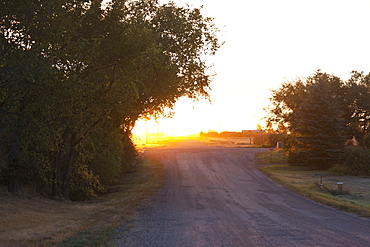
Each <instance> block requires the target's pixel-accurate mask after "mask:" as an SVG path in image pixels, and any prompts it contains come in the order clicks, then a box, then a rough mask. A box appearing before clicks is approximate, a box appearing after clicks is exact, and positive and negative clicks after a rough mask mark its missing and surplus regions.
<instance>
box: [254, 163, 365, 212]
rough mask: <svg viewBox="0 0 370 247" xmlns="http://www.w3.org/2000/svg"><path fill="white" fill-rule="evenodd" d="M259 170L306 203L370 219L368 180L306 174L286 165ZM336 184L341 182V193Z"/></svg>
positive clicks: (314, 172) (311, 172)
mask: <svg viewBox="0 0 370 247" xmlns="http://www.w3.org/2000/svg"><path fill="white" fill-rule="evenodd" d="M259 169H260V170H261V171H263V172H264V173H266V174H267V175H269V176H270V177H271V178H272V179H273V180H275V181H277V182H279V183H280V184H282V185H283V186H285V187H287V188H288V189H291V190H293V191H295V192H297V193H298V194H300V195H302V196H304V197H306V198H308V199H311V200H314V201H317V202H320V203H323V204H326V205H328V206H332V207H334V208H337V209H340V210H344V211H347V212H352V213H356V214H359V215H361V216H366V217H370V178H368V177H353V176H335V175H331V174H330V173H328V172H322V171H310V170H306V169H304V168H302V167H295V166H288V165H272V166H262V167H259ZM321 179H322V180H321ZM321 181H322V186H320V184H321ZM338 182H343V189H342V190H340V189H338V184H337V183H338Z"/></svg>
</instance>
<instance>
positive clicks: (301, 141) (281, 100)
mask: <svg viewBox="0 0 370 247" xmlns="http://www.w3.org/2000/svg"><path fill="white" fill-rule="evenodd" d="M268 112H269V116H268V127H272V126H273V125H275V126H278V128H277V132H278V134H277V135H275V138H276V137H277V139H279V138H280V139H279V141H283V142H284V145H285V147H286V148H287V149H288V150H289V162H290V163H291V164H299V165H305V166H313V167H314V168H319V169H327V168H331V167H332V166H334V165H335V164H338V163H340V162H341V160H342V158H343V153H344V144H345V142H346V140H348V139H353V138H354V139H355V140H357V141H358V143H359V145H362V146H368V145H369V137H370V136H369V130H370V74H364V73H363V72H356V71H353V72H352V74H351V77H350V79H349V80H347V81H343V80H341V79H340V78H339V77H336V76H333V75H329V74H327V73H323V72H321V71H316V72H315V73H314V74H313V75H312V76H310V77H308V78H307V79H306V80H302V79H297V80H295V81H293V82H287V83H284V84H283V85H282V86H281V87H280V88H279V89H277V90H274V91H273V92H272V97H271V105H270V107H269V108H268Z"/></svg>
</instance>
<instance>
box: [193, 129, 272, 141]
mask: <svg viewBox="0 0 370 247" xmlns="http://www.w3.org/2000/svg"><path fill="white" fill-rule="evenodd" d="M200 137H206V138H227V139H235V141H237V140H238V139H239V140H240V142H242V144H244V145H263V144H264V143H265V142H266V140H267V133H266V131H265V130H242V131H241V132H231V131H223V132H221V133H218V132H216V131H209V132H207V133H205V132H200Z"/></svg>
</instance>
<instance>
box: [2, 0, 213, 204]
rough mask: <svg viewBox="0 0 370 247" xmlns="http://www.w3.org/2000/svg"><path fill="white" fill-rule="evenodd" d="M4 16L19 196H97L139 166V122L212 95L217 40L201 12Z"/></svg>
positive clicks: (8, 167)
mask: <svg viewBox="0 0 370 247" xmlns="http://www.w3.org/2000/svg"><path fill="white" fill-rule="evenodd" d="M0 18H1V24H0V34H1V35H0V89H1V90H0V140H1V142H0V146H1V150H0V151H1V156H0V162H1V163H0V170H1V172H2V176H1V177H2V178H3V181H4V183H6V184H7V185H8V189H9V191H11V192H16V191H18V190H20V189H21V187H22V186H32V187H34V188H35V189H36V190H37V191H39V192H40V193H43V194H52V195H53V196H56V197H64V198H76V199H81V198H82V197H84V196H85V197H89V196H92V195H94V194H95V193H96V192H97V191H99V190H103V189H104V186H103V185H106V184H109V183H113V182H115V181H116V179H117V178H118V176H119V174H120V173H121V172H123V171H125V170H126V169H128V168H129V166H130V164H131V163H132V159H133V158H134V157H135V154H134V148H133V145H132V143H131V140H130V131H131V129H132V127H133V126H134V124H135V121H136V120H137V119H138V118H140V117H142V116H145V115H153V114H161V113H163V112H164V110H165V109H166V108H168V107H169V108H171V107H172V106H173V105H174V103H175V102H176V100H177V99H179V98H180V97H183V96H187V97H191V98H196V97H200V96H203V97H207V96H208V90H209V84H210V80H211V78H210V75H209V74H208V72H207V69H208V67H207V65H206V63H205V60H204V56H203V55H204V54H211V55H212V54H214V53H215V52H216V51H217V50H218V48H219V41H218V39H217V36H216V34H217V28H216V27H215V26H214V25H213V22H212V21H213V20H212V18H206V17H203V16H202V14H201V9H198V8H190V7H186V8H183V7H178V6H176V5H175V4H174V3H171V2H170V3H168V4H163V5H160V4H159V3H158V2H157V1H155V0H140V1H139V0H137V1H135V0H132V1H125V0H117V1H116V0H112V1H108V2H105V4H102V1H100V0H90V1H85V0H56V1H47V0H31V1H17V2H16V3H15V2H14V1H10V0H5V1H2V2H1V3H0Z"/></svg>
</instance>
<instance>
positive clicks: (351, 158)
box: [331, 147, 370, 176]
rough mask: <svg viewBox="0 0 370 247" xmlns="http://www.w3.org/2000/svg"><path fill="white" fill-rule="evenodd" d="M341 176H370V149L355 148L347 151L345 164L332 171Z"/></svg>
mask: <svg viewBox="0 0 370 247" xmlns="http://www.w3.org/2000/svg"><path fill="white" fill-rule="evenodd" d="M331 171H333V172H335V173H338V174H341V175H355V176H358V175H362V176H370V149H367V148H360V147H354V148H350V149H348V150H347V152H346V154H345V157H344V163H343V164H341V165H337V166H335V167H333V169H332V170H331Z"/></svg>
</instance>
